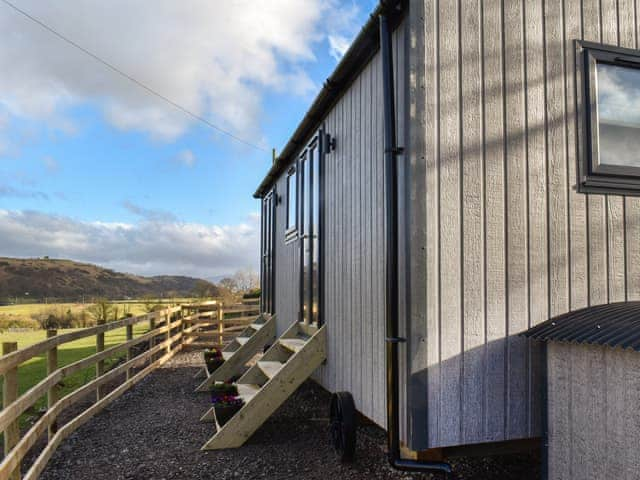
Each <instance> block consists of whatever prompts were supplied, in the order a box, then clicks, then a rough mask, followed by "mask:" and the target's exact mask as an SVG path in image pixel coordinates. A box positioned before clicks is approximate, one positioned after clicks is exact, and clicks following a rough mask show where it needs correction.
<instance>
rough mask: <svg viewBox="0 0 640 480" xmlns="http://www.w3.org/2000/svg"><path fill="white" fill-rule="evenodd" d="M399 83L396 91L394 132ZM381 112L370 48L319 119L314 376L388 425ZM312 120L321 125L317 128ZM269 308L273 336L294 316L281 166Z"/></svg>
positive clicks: (401, 110)
mask: <svg viewBox="0 0 640 480" xmlns="http://www.w3.org/2000/svg"><path fill="white" fill-rule="evenodd" d="M405 40H406V37H405V28H404V25H403V24H401V25H400V26H399V27H398V28H397V29H396V30H395V31H394V33H393V48H394V69H395V82H396V85H399V86H404V85H405V82H406V75H405V61H404V59H405V55H404V51H405ZM403 91H404V88H403V87H402V88H397V90H396V94H397V99H396V103H397V124H398V127H397V128H398V132H399V134H398V135H399V138H402V135H403V131H404V125H405V120H404V118H405V100H404V95H403V93H402V92H403ZM383 122H384V119H383V101H382V62H381V57H380V55H379V54H378V53H376V54H375V55H374V56H373V58H372V59H371V61H370V62H369V63H368V64H367V65H366V66H365V67H364V68H363V70H362V71H361V72H360V73H359V74H358V76H357V78H355V80H354V81H353V83H352V84H351V85H349V86H348V87H347V88H345V89H344V93H343V95H342V96H341V97H340V99H339V100H338V101H337V102H336V104H335V105H334V106H333V107H332V109H331V110H330V111H329V112H328V113H327V115H326V117H325V118H324V119H323V122H322V124H323V125H324V129H325V131H326V133H328V134H329V135H331V136H332V137H335V140H336V148H335V150H334V151H332V152H331V153H329V154H328V155H326V156H325V157H324V166H323V168H324V185H325V189H324V214H325V222H324V225H325V229H324V232H323V234H322V235H323V240H324V248H325V254H324V272H325V273H324V275H325V278H324V284H323V287H324V314H323V318H324V321H325V323H326V325H327V333H326V335H327V362H326V364H325V365H324V366H323V367H321V368H320V369H319V370H318V371H317V372H316V374H315V379H316V380H318V381H319V382H320V383H321V384H322V385H323V386H324V387H325V388H327V389H328V390H330V391H349V392H351V393H352V394H353V397H354V400H355V403H356V408H357V409H358V410H359V411H360V412H361V413H362V414H364V415H365V416H367V417H369V418H370V419H372V420H374V421H375V422H376V423H378V424H379V425H381V426H384V425H386V413H385V402H386V387H385V358H384V352H385V348H384V347H385V342H384V337H385V322H384V300H385V296H384V292H385V290H384V289H385V271H386V270H385V235H386V230H385V226H384V222H385V213H384V202H385V198H384V155H383V152H384V145H383V140H384V138H383V133H384V123H383ZM318 126H319V127H320V125H318ZM276 188H277V193H278V195H279V196H282V202H281V203H280V202H279V203H278V205H277V207H276V239H275V245H276V247H275V262H274V264H275V277H276V279H275V292H276V299H275V305H276V308H275V313H276V315H277V323H278V334H280V333H282V332H283V331H284V330H285V329H286V328H287V327H289V326H290V324H291V322H293V321H295V320H296V319H297V318H298V312H299V303H300V298H299V283H300V281H299V276H300V250H299V248H300V247H299V241H298V240H295V241H292V242H289V243H285V241H284V237H285V210H286V173H285V174H283V175H281V176H280V178H278V180H277V182H276Z"/></svg>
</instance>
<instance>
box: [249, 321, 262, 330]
mask: <svg viewBox="0 0 640 480" xmlns="http://www.w3.org/2000/svg"><path fill="white" fill-rule="evenodd" d="M249 326H250V327H251V328H253V329H254V330H260V329H261V328H262V327H264V323H252V324H251V325H249Z"/></svg>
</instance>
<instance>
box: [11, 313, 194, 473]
mask: <svg viewBox="0 0 640 480" xmlns="http://www.w3.org/2000/svg"><path fill="white" fill-rule="evenodd" d="M186 311H187V312H188V311H190V310H189V309H188V308H187V309H186ZM190 320H191V317H190V316H186V315H185V309H183V307H180V306H179V307H171V308H167V309H164V310H160V311H157V312H153V313H150V314H147V315H142V316H138V317H131V318H125V319H123V320H119V321H116V322H111V323H105V324H101V325H98V326H95V327H91V328H86V329H83V330H79V331H74V332H70V333H65V334H62V335H57V334H56V331H54V330H50V331H48V332H47V339H46V340H44V341H42V342H39V343H36V344H34V345H31V346H29V347H26V348H23V349H21V350H17V344H16V343H3V344H2V350H3V351H2V353H3V356H2V357H0V374H1V375H3V390H2V394H3V403H2V405H3V409H2V411H0V431H2V432H3V433H4V453H5V456H4V459H3V460H2V462H1V463H0V480H5V479H11V480H14V479H19V478H20V467H21V462H22V460H23V458H24V457H25V455H26V454H27V453H28V452H29V450H30V449H31V448H32V447H33V446H34V445H35V444H36V442H37V441H38V439H39V438H40V437H41V436H43V435H45V432H46V437H47V444H46V447H45V448H44V449H43V450H42V451H41V452H40V454H39V455H38V457H37V458H36V459H35V461H34V462H33V464H32V465H31V466H30V468H29V470H28V471H27V473H26V474H25V477H24V478H25V479H30V480H34V479H36V478H37V477H38V476H39V475H40V473H41V472H42V470H43V469H44V467H45V466H46V464H47V462H48V461H49V459H50V458H51V455H52V454H53V452H54V451H55V449H56V448H57V447H58V446H59V445H60V443H61V442H62V441H63V440H64V439H65V438H66V437H68V436H69V435H70V434H71V433H72V432H73V431H74V430H76V429H77V428H78V427H80V426H81V425H82V424H84V423H85V422H86V421H87V420H89V419H90V418H91V417H92V416H93V415H95V414H96V413H98V412H100V411H101V410H102V409H104V408H105V407H106V406H107V405H109V403H111V402H112V401H114V400H115V399H116V398H118V397H120V396H121V395H122V394H123V393H124V392H126V391H127V390H128V389H130V388H131V387H132V386H134V385H135V384H136V383H138V382H139V381H140V380H142V379H143V378H144V377H145V376H146V375H148V374H149V373H151V372H152V371H153V370H155V369H156V368H158V367H159V366H160V365H162V364H163V363H165V362H166V361H167V360H169V359H170V358H171V357H172V356H173V355H174V354H175V353H176V352H178V351H179V350H180V349H181V348H182V347H183V346H184V345H185V344H186V343H190V342H191V341H192V340H191V339H190V338H187V336H188V335H190V334H191V332H192V331H193V329H194V326H193V325H190ZM142 322H148V324H149V331H148V332H146V333H144V334H142V335H140V336H138V337H137V338H133V326H134V325H136V324H139V323H142ZM118 328H125V330H126V340H125V341H124V342H123V343H120V344H118V345H115V346H112V347H109V348H105V332H108V331H110V330H114V329H118ZM90 336H95V338H96V353H95V354H93V355H90V356H88V357H85V358H82V359H81V360H78V361H76V362H73V363H71V364H69V365H65V366H64V367H59V366H58V359H57V357H58V347H59V346H60V345H64V344H66V343H69V342H72V341H74V340H78V339H81V338H86V337H90ZM142 344H145V345H144V346H145V347H147V348H146V349H145V350H143V351H141V352H138V350H142V349H141V348H140V347H138V348H134V347H136V346H138V345H142ZM43 354H44V355H46V365H47V376H46V377H45V378H44V379H43V380H41V381H40V382H38V383H37V384H36V385H34V386H33V387H31V388H30V389H29V390H27V391H26V392H24V393H23V394H22V395H20V396H18V366H19V365H20V364H22V363H24V362H25V361H28V360H30V359H31V358H33V357H35V356H38V355H43ZM118 354H120V355H123V356H124V355H126V359H125V360H124V363H121V364H120V365H117V366H116V367H115V368H113V369H111V370H109V371H107V372H105V360H108V359H110V358H112V357H113V356H114V355H118ZM92 365H95V367H96V378H95V379H93V380H91V381H89V382H88V383H86V384H84V385H82V386H81V387H79V388H77V389H76V390H74V391H73V392H71V393H69V394H67V395H65V396H64V397H61V398H60V395H59V384H60V382H62V381H63V380H64V379H65V378H67V377H69V376H70V375H73V374H74V373H76V372H79V371H81V370H83V369H86V368H88V367H91V366H92ZM114 382H117V383H119V385H118V386H117V387H116V388H115V389H113V390H112V391H110V392H108V393H107V392H106V386H107V384H109V385H110V386H112V385H113V383H114ZM94 392H95V395H96V401H95V403H93V404H92V405H91V406H89V407H88V408H86V409H85V410H84V411H82V412H81V413H80V414H79V415H77V416H75V417H74V418H73V419H72V420H70V421H69V422H67V423H66V424H65V425H63V426H61V427H60V428H58V425H57V419H58V416H59V415H60V413H61V411H62V410H63V409H65V408H67V407H69V406H71V405H74V404H76V403H77V402H79V401H80V400H82V399H84V398H85V397H87V396H88V395H90V394H92V393H94ZM45 395H46V397H47V410H46V413H45V414H44V415H42V416H41V417H40V418H39V419H38V420H37V421H36V422H35V423H34V424H33V425H32V426H30V427H29V429H28V430H27V431H26V432H25V433H24V435H22V436H21V435H20V424H19V420H20V416H21V415H22V414H23V413H24V412H25V411H26V410H27V409H29V408H30V407H32V406H33V405H34V404H35V403H36V402H37V401H38V400H39V399H40V398H42V397H44V396H45Z"/></svg>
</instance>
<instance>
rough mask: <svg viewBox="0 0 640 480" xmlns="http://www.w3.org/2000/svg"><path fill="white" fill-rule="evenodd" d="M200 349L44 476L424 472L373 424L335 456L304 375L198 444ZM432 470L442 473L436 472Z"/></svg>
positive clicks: (106, 418) (79, 479) (510, 465)
mask: <svg viewBox="0 0 640 480" xmlns="http://www.w3.org/2000/svg"><path fill="white" fill-rule="evenodd" d="M198 361H199V355H198V354H197V353H183V354H179V355H177V356H176V357H175V358H174V359H173V360H172V361H171V362H170V363H168V364H167V365H166V366H165V367H164V368H162V369H159V370H157V371H156V372H154V373H152V374H151V375H149V376H148V377H147V378H146V379H145V380H143V381H142V382H141V383H140V384H139V385H138V386H136V387H135V388H134V389H132V390H131V391H129V392H128V393H126V394H125V395H123V396H122V397H121V398H120V399H119V400H117V401H116V402H114V403H113V404H112V405H110V406H109V407H108V408H107V409H106V410H105V411H103V412H102V413H101V414H99V415H97V416H96V417H95V418H93V419H92V420H90V421H89V422H88V423H87V424H85V425H84V426H83V427H81V428H80V429H79V430H78V431H76V432H75V433H74V434H73V435H72V436H71V437H70V438H69V439H67V440H66V441H65V442H64V443H63V444H62V445H61V446H60V448H59V449H58V450H57V452H56V453H55V454H54V456H53V458H52V459H51V461H50V462H49V465H48V466H47V468H46V470H45V471H44V472H43V474H42V477H41V478H42V479H43V480H68V479H72V480H85V479H86V480H143V479H154V480H162V479H166V480H168V479H180V480H187V479H216V480H225V479H261V478H268V479H270V480H276V479H294V478H295V479H303V480H306V479H309V480H311V479H334V480H338V479H427V478H432V477H430V476H424V475H423V476H421V475H410V474H403V473H400V472H396V471H393V470H392V469H391V468H389V467H388V466H387V464H386V459H385V434H384V432H383V431H382V430H381V429H379V428H378V427H376V426H371V425H368V426H363V427H361V428H360V429H359V432H358V448H357V451H356V452H357V456H358V458H357V461H356V462H355V463H354V464H352V465H348V466H347V465H340V464H339V463H338V462H337V461H336V460H335V458H334V454H333V451H332V450H331V447H330V445H329V442H328V436H327V418H326V415H327V412H326V410H327V405H328V401H329V396H328V393H327V392H326V391H324V390H323V389H321V388H320V387H318V386H317V385H316V384H315V383H313V382H307V383H305V384H304V385H303V386H302V387H301V388H300V389H298V391H297V392H296V393H295V394H294V395H293V396H292V398H290V399H289V400H288V401H287V402H286V403H285V404H284V405H283V406H282V408H280V409H279V410H278V411H277V412H276V414H275V415H274V416H273V417H272V418H271V419H269V420H268V421H267V422H266V423H265V425H263V426H262V428H260V429H259V430H258V431H257V432H256V434H255V435H254V436H253V437H252V438H251V439H250V441H249V442H247V444H245V445H244V446H243V447H242V448H239V449H235V450H226V451H207V452H203V451H200V447H201V446H202V444H203V443H204V442H205V440H207V439H208V438H209V437H210V436H211V435H212V433H213V432H212V428H213V427H212V425H211V424H204V423H200V422H199V421H198V419H199V417H200V416H201V415H202V414H203V413H204V411H205V410H206V408H207V406H208V402H207V396H206V395H203V394H195V393H194V392H193V389H194V388H195V386H196V384H197V380H194V379H193V375H194V374H195V372H196V371H197V370H196V367H194V364H195V363H196V362H198ZM454 467H455V469H456V476H455V478H459V479H478V480H480V479H483V480H490V479H501V480H509V479H514V480H515V479H518V480H528V479H537V478H539V477H540V475H539V469H538V466H537V462H536V461H535V459H532V458H529V457H526V456H505V457H501V458H495V459H488V458H481V459H474V460H462V461H458V462H456V463H455V464H454ZM433 478H438V477H433Z"/></svg>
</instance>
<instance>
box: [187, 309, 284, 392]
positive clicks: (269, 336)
mask: <svg viewBox="0 0 640 480" xmlns="http://www.w3.org/2000/svg"><path fill="white" fill-rule="evenodd" d="M275 339H276V317H275V315H274V316H271V315H268V314H261V315H259V316H258V317H257V318H256V320H255V322H253V323H251V324H250V325H248V326H247V328H245V329H244V330H243V331H242V332H240V335H238V336H237V337H236V338H235V339H233V340H232V341H231V343H229V345H227V346H226V347H225V348H224V349H223V350H222V358H224V360H225V362H224V363H223V364H222V365H220V367H218V368H217V369H216V370H215V371H214V372H213V373H212V374H209V372H208V370H207V368H206V367H205V369H204V370H205V372H206V373H207V378H206V379H205V380H204V381H203V382H202V383H201V384H200V385H198V388H196V392H206V391H207V390H208V389H209V387H210V386H211V385H213V384H214V383H215V382H224V381H225V380H227V379H229V378H231V377H233V376H235V375H238V374H240V373H242V369H243V367H244V365H245V364H246V363H247V362H248V361H249V360H251V359H252V358H253V357H254V356H255V355H256V354H257V353H261V352H262V350H263V349H264V347H265V346H266V345H269V344H272V343H273V342H274V341H275Z"/></svg>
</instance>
